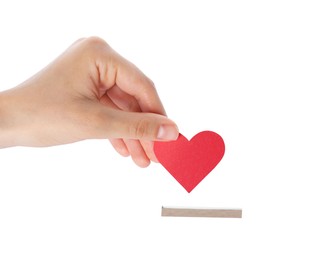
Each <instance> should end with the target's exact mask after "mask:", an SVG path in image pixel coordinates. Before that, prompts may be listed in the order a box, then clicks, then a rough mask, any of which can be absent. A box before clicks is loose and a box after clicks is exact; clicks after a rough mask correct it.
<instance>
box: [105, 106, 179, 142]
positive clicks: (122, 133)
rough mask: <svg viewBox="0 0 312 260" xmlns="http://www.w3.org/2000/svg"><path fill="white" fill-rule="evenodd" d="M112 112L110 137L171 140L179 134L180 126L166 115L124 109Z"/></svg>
mask: <svg viewBox="0 0 312 260" xmlns="http://www.w3.org/2000/svg"><path fill="white" fill-rule="evenodd" d="M111 113H112V114H111V117H110V118H111V121H112V123H111V125H110V130H109V132H110V135H111V137H110V138H123V139H141V140H149V141H170V140H176V139H177V138H178V136H179V130H178V127H177V126H176V124H175V123H174V122H173V121H172V120H170V119H169V118H167V117H166V116H163V115H159V114H154V113H143V112H125V111H122V110H112V111H111Z"/></svg>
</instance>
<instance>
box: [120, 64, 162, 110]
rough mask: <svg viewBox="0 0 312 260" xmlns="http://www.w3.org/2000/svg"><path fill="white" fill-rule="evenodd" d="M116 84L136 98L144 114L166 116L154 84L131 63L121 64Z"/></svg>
mask: <svg viewBox="0 0 312 260" xmlns="http://www.w3.org/2000/svg"><path fill="white" fill-rule="evenodd" d="M116 84H117V85H118V87H119V88H120V89H121V90H123V91H124V92H126V93H128V94H129V95H131V96H133V97H135V99H136V100H137V102H138V104H139V106H140V108H141V110H142V111H143V112H152V113H157V114H161V115H166V112H165V109H164V107H163V105H162V103H161V100H160V98H159V96H158V93H157V91H156V88H155V86H154V84H153V82H152V81H151V80H150V79H149V78H147V77H146V76H145V75H144V74H143V73H142V72H141V71H140V70H139V69H138V68H137V67H135V66H134V65H133V64H131V63H130V62H128V61H126V60H123V61H122V62H120V65H119V69H118V72H117V76H116Z"/></svg>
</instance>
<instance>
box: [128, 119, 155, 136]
mask: <svg viewBox="0 0 312 260" xmlns="http://www.w3.org/2000/svg"><path fill="white" fill-rule="evenodd" d="M131 132H132V134H133V136H135V137H136V138H137V139H145V138H147V137H148V136H149V135H150V133H151V127H150V123H149V122H148V121H147V120H146V119H141V120H139V121H138V122H137V123H136V124H135V125H134V126H133V128H132V130H131Z"/></svg>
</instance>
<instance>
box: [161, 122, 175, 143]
mask: <svg viewBox="0 0 312 260" xmlns="http://www.w3.org/2000/svg"><path fill="white" fill-rule="evenodd" d="M178 136H179V130H178V128H177V127H176V126H174V125H161V126H160V127H159V130H158V134H157V139H158V140H176V139H177V138H178Z"/></svg>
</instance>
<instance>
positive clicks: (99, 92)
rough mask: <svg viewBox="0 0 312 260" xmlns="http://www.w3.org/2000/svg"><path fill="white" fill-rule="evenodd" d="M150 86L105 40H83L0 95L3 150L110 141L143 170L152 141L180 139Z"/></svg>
mask: <svg viewBox="0 0 312 260" xmlns="http://www.w3.org/2000/svg"><path fill="white" fill-rule="evenodd" d="M178 134H179V131H178V128H177V126H176V124H175V123H174V122H173V121H172V120H170V119H168V118H167V116H166V113H165V110H164V107H163V105H162V103H161V100H160V98H159V96H158V94H157V91H156V89H155V87H154V84H153V82H152V81H151V80H150V79H149V78H148V77H146V76H145V75H144V74H143V73H142V72H141V71H140V70H139V69H138V68H137V67H136V66H135V65H134V64H132V63H131V62H129V61H127V60H126V59H125V58H123V57H122V56H121V55H119V54H118V53H117V52H116V51H114V50H113V49H112V48H111V47H110V46H109V45H108V44H107V43H106V42H105V41H104V40H103V39H100V38H98V37H90V38H84V39H80V40H78V41H76V42H75V43H73V44H72V45H71V46H70V47H69V48H68V49H67V50H66V51H65V52H64V53H62V54H61V55H60V56H59V57H58V58H56V59H55V60H54V61H53V62H51V63H50V64H49V65H48V66H46V67H45V68H43V69H42V70H41V71H39V72H38V73H37V74H36V75H34V76H33V77H31V78H30V79H28V80H26V81H25V82H23V83H21V84H20V85H18V86H17V87H15V88H12V89H9V90H6V91H4V92H1V93H0V148H5V147H12V146H29V147H47V146H54V145H61V144H69V143H73V142H77V141H82V140H86V139H109V140H110V142H111V144H112V145H113V147H114V148H115V149H116V151H117V152H118V153H120V154H121V155H122V156H129V155H131V157H132V159H133V161H134V162H135V163H136V164H137V165H138V166H140V167H147V166H148V165H149V164H150V161H154V162H157V159H156V157H155V154H154V151H153V142H154V141H155V140H158V141H169V140H176V139H177V137H178Z"/></svg>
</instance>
